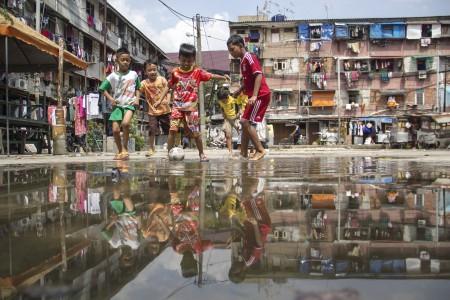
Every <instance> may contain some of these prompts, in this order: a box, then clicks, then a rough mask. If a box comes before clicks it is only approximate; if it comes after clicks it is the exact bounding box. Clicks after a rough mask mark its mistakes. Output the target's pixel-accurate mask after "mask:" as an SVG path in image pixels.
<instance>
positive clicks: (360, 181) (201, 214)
mask: <svg viewBox="0 0 450 300" xmlns="http://www.w3.org/2000/svg"><path fill="white" fill-rule="evenodd" d="M449 212H450V162H448V161H447V160H444V161H441V162H440V161H435V162H433V161H427V162H418V161H414V160H411V159H406V158H405V159H391V158H387V157H383V158H381V157H379V158H374V157H348V156H346V157H326V156H321V157H314V158H306V157H302V158H272V159H265V160H263V161H261V162H253V163H252V162H242V161H225V160H222V161H219V160H217V161H215V160H213V161H212V162H210V163H207V164H201V163H198V162H196V161H185V162H169V161H167V160H163V159H154V160H147V161H138V162H133V161H130V162H119V163H116V162H109V161H101V162H94V163H79V164H76V163H71V164H54V165H48V164H46V165H39V164H33V165H14V166H12V165H11V166H7V165H5V166H0V299H15V298H21V299H106V298H114V299H302V300H306V299H350V300H353V299H380V298H381V299H386V300H387V299H396V300H397V299H408V300H410V299H426V298H430V299H448V295H449V293H450V280H449V279H450V227H449V225H448V224H449V221H450V213H449Z"/></svg>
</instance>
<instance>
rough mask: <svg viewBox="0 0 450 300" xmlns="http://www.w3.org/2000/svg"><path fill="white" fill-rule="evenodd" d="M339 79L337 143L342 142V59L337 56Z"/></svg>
mask: <svg viewBox="0 0 450 300" xmlns="http://www.w3.org/2000/svg"><path fill="white" fill-rule="evenodd" d="M337 81H338V104H337V113H338V141H337V144H338V145H340V144H341V59H340V58H339V57H338V58H337Z"/></svg>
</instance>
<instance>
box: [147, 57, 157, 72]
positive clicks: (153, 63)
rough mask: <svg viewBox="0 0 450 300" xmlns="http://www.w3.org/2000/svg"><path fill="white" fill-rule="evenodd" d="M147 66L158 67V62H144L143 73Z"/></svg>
mask: <svg viewBox="0 0 450 300" xmlns="http://www.w3.org/2000/svg"><path fill="white" fill-rule="evenodd" d="M148 65H155V66H158V62H157V61H154V60H150V59H149V60H146V61H145V63H144V71H145V70H146V69H147V66H148Z"/></svg>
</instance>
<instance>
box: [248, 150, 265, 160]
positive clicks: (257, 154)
mask: <svg viewBox="0 0 450 300" xmlns="http://www.w3.org/2000/svg"><path fill="white" fill-rule="evenodd" d="M264 155H266V151H263V152H255V154H254V155H253V157H252V158H250V160H252V161H257V160H260V159H262V158H263V157H264Z"/></svg>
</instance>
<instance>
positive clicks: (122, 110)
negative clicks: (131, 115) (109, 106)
mask: <svg viewBox="0 0 450 300" xmlns="http://www.w3.org/2000/svg"><path fill="white" fill-rule="evenodd" d="M129 110H131V111H132V112H134V111H135V110H136V108H135V107H134V106H133V105H127V106H124V107H122V106H116V107H114V109H113V111H112V112H111V115H110V116H109V120H110V121H112V122H122V120H123V118H124V117H125V114H126V112H127V111H129Z"/></svg>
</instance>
